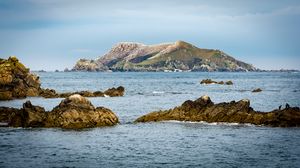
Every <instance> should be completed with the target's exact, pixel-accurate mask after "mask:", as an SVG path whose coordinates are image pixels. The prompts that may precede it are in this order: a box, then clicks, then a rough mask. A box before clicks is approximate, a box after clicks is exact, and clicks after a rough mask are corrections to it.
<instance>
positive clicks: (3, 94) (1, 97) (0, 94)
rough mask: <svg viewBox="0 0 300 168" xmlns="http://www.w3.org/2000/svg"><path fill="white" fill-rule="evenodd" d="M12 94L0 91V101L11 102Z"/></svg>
mask: <svg viewBox="0 0 300 168" xmlns="http://www.w3.org/2000/svg"><path fill="white" fill-rule="evenodd" d="M12 99H13V96H12V92H11V91H6V90H3V91H2V90H0V100H12Z"/></svg>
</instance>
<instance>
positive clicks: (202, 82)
mask: <svg viewBox="0 0 300 168" xmlns="http://www.w3.org/2000/svg"><path fill="white" fill-rule="evenodd" d="M223 83H224V82H223ZM200 84H218V82H217V81H213V80H211V79H203V80H202V81H201V82H200Z"/></svg>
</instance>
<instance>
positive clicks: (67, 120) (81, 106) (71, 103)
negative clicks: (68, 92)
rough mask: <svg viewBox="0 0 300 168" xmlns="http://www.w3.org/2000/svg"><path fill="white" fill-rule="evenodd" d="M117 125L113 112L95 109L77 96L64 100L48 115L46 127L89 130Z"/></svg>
mask: <svg viewBox="0 0 300 168" xmlns="http://www.w3.org/2000/svg"><path fill="white" fill-rule="evenodd" d="M117 123H118V118H117V116H116V115H115V114H114V113H113V112H112V111H111V110H109V109H107V108H104V107H97V108H95V107H94V106H93V105H92V104H91V102H90V101H89V100H88V99H86V98H84V97H82V96H80V95H78V94H75V95H72V96H70V97H68V98H66V99H64V100H62V101H61V103H60V104H59V105H58V106H56V107H55V108H54V109H53V110H52V111H51V112H49V113H48V117H47V120H46V122H45V127H62V128H89V127H99V126H112V125H115V124H117Z"/></svg>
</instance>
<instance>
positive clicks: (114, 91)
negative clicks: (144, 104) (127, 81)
mask: <svg viewBox="0 0 300 168" xmlns="http://www.w3.org/2000/svg"><path fill="white" fill-rule="evenodd" d="M124 92H125V88H124V87H123V86H119V87H118V88H114V87H113V88H110V89H108V90H106V91H105V92H104V94H105V95H108V96H110V97H116V96H123V95H124Z"/></svg>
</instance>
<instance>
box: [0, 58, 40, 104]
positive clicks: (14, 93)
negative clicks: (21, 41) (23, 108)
mask: <svg viewBox="0 0 300 168" xmlns="http://www.w3.org/2000/svg"><path fill="white" fill-rule="evenodd" d="M39 90H40V81H39V77H38V76H36V75H34V74H31V73H30V72H29V69H27V68H26V67H25V66H24V65H23V64H22V63H20V62H19V60H18V59H17V58H16V57H14V56H12V57H9V58H8V59H7V60H5V59H1V60H0V100H10V99H14V98H24V97H26V96H38V95H39Z"/></svg>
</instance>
